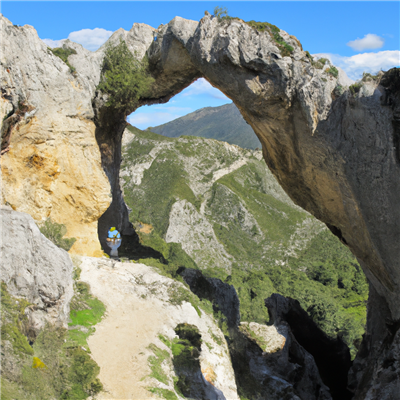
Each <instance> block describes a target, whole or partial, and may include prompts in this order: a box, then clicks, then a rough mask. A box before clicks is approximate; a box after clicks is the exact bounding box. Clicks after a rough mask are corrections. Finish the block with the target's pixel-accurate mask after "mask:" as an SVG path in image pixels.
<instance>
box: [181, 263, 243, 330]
mask: <svg viewBox="0 0 400 400" xmlns="http://www.w3.org/2000/svg"><path fill="white" fill-rule="evenodd" d="M177 273H178V274H179V275H180V276H182V278H183V279H184V281H185V282H186V283H187V284H188V285H189V287H190V290H191V291H192V292H193V293H194V294H195V295H197V296H198V297H199V298H201V299H207V300H209V301H211V302H212V303H213V306H214V310H215V312H218V311H221V312H222V314H224V315H225V317H226V319H227V325H228V327H229V328H237V327H238V325H239V322H240V311H239V305H240V304H239V297H238V295H237V293H236V289H235V288H234V287H233V285H229V284H228V283H224V282H222V281H221V279H216V278H205V277H204V275H203V274H202V273H201V272H200V271H198V270H195V269H191V268H184V267H180V268H179V269H178V271H177Z"/></svg>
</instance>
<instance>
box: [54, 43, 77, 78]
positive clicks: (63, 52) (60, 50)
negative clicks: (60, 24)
mask: <svg viewBox="0 0 400 400" xmlns="http://www.w3.org/2000/svg"><path fill="white" fill-rule="evenodd" d="M49 49H50V51H51V52H52V53H53V54H54V55H56V56H57V57H59V58H61V60H63V61H64V62H65V64H67V65H68V67H69V70H70V71H71V73H72V74H75V73H76V69H75V68H74V67H73V66H72V65H71V64H70V63H69V62H68V57H69V56H70V55H71V54H76V50H74V49H71V48H69V47H56V48H54V49H51V48H50V47H49Z"/></svg>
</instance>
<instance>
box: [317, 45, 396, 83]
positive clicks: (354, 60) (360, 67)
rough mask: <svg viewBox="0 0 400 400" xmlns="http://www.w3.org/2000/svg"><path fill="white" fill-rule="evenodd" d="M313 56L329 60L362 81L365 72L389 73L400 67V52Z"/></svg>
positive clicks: (322, 54) (320, 54) (352, 77)
mask: <svg viewBox="0 0 400 400" xmlns="http://www.w3.org/2000/svg"><path fill="white" fill-rule="evenodd" d="M313 56H316V57H325V58H329V59H330V60H331V61H332V63H333V64H334V65H336V66H338V67H340V68H342V69H343V70H344V71H345V72H346V74H347V75H348V76H349V77H350V78H351V79H354V80H357V79H361V77H362V73H363V72H369V73H372V74H375V73H377V72H378V71H380V70H383V71H387V70H388V69H390V68H394V67H399V66H400V51H399V50H385V51H378V52H377V53H362V54H356V55H354V56H351V57H344V56H340V55H338V54H330V53H319V54H313Z"/></svg>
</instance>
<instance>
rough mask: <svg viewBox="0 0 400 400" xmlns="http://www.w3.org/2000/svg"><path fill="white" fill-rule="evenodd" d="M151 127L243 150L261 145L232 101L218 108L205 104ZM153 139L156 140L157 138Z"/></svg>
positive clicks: (173, 136) (177, 135)
mask: <svg viewBox="0 0 400 400" xmlns="http://www.w3.org/2000/svg"><path fill="white" fill-rule="evenodd" d="M151 129H152V131H153V132H155V133H158V134H160V135H164V136H167V137H170V138H175V137H183V136H184V135H186V137H187V135H190V136H199V137H204V138H206V139H217V140H221V141H224V142H228V143H230V144H236V145H238V146H240V147H242V148H244V149H256V148H261V143H260V141H259V140H258V138H257V136H256V134H255V133H254V131H253V129H252V128H251V126H250V125H249V124H248V123H246V121H245V120H244V119H243V117H242V115H241V114H240V111H239V110H238V109H237V107H236V106H235V104H233V103H230V104H225V105H223V106H220V107H205V108H202V109H200V110H197V111H194V112H192V113H190V114H187V115H185V116H184V117H181V118H177V119H175V120H173V121H171V122H167V123H166V124H163V125H159V126H156V127H154V128H151ZM147 132H148V131H146V133H147ZM153 136H156V135H154V134H153ZM153 139H155V140H157V137H154V138H153ZM189 151H192V153H191V154H197V153H196V151H195V149H189ZM193 152H194V153H193ZM188 154H189V153H188Z"/></svg>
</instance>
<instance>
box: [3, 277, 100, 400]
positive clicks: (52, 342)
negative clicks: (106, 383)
mask: <svg viewBox="0 0 400 400" xmlns="http://www.w3.org/2000/svg"><path fill="white" fill-rule="evenodd" d="M1 306H2V332H1V333H2V335H1V345H2V356H3V357H4V358H5V359H7V360H8V362H11V363H12V364H13V367H12V368H10V369H6V370H4V371H3V374H2V397H1V398H2V399H4V400H6V399H18V400H53V399H60V400H67V399H74V400H81V399H82V400H83V399H86V398H87V397H88V396H90V395H94V394H96V393H98V392H99V391H101V390H102V384H101V382H100V381H99V379H98V378H97V375H98V373H99V367H98V365H97V364H96V363H95V362H94V361H93V360H92V358H91V357H90V356H89V354H88V353H87V352H86V351H84V350H83V349H82V348H81V347H80V346H70V345H68V339H69V337H68V336H69V332H68V331H67V330H66V329H63V328H58V327H54V326H50V325H47V326H46V327H45V328H44V329H43V330H42V331H41V332H40V333H39V334H38V336H37V337H34V335H33V334H32V333H30V332H31V329H30V327H29V325H28V320H27V318H26V315H25V312H24V311H25V308H26V307H27V306H29V303H28V302H27V301H26V300H24V299H17V298H15V297H13V296H11V295H10V294H9V293H8V291H7V288H6V285H5V284H4V283H3V282H2V285H1ZM10 327H11V329H10ZM10 332H11V333H10ZM26 335H28V337H29V340H30V342H31V344H32V346H31V345H30V344H29V342H28V340H27V337H26ZM66 342H67V343H66ZM7 343H11V347H10V346H8V345H7Z"/></svg>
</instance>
